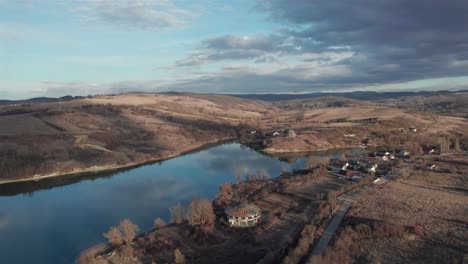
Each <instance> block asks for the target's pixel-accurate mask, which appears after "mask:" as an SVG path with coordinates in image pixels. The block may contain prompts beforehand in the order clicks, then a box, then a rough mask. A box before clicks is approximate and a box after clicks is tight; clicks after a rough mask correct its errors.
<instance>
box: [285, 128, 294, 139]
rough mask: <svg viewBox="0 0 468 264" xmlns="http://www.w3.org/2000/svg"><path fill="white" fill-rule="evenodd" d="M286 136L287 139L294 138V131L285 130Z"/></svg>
mask: <svg viewBox="0 0 468 264" xmlns="http://www.w3.org/2000/svg"><path fill="white" fill-rule="evenodd" d="M286 134H287V135H288V137H290V138H295V137H296V131H294V130H292V129H287V130H286Z"/></svg>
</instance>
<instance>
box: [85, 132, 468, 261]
mask: <svg viewBox="0 0 468 264" xmlns="http://www.w3.org/2000/svg"><path fill="white" fill-rule="evenodd" d="M414 131H416V129H414ZM398 132H399V133H407V132H402V131H400V130H398ZM413 133H416V132H413ZM246 134H247V135H246V136H248V137H255V138H261V140H262V141H268V140H271V139H272V138H280V137H283V138H284V140H288V139H291V138H295V137H299V136H300V134H299V133H297V132H296V131H294V130H292V129H285V130H280V131H278V130H274V131H267V132H262V131H258V130H257V131H253V130H252V131H248V132H246ZM343 136H344V137H355V136H350V135H343ZM372 140H373V139H370V138H366V139H364V140H361V142H360V143H359V144H358V145H356V146H354V148H350V149H348V150H343V151H342V153H341V155H338V156H337V155H335V156H333V157H330V156H327V155H320V154H318V153H315V154H312V155H311V156H310V157H309V158H308V160H307V162H306V165H305V168H304V169H300V170H293V171H289V172H288V171H284V172H282V173H281V174H280V175H279V176H278V177H274V178H268V177H265V175H260V174H259V175H253V176H252V175H250V176H249V177H247V176H246V178H243V179H238V180H237V182H235V183H226V184H223V185H222V186H220V193H219V195H218V197H217V198H216V199H215V200H214V202H213V204H212V205H211V202H209V201H204V202H200V201H195V203H194V201H192V202H191V203H190V204H189V205H188V209H187V210H188V212H187V217H188V219H186V218H185V217H186V216H184V215H183V213H182V212H181V210H182V209H181V207H180V205H178V207H177V208H178V209H177V210H175V209H174V210H173V209H171V212H177V211H178V210H179V215H178V216H173V217H172V219H173V220H174V219H175V220H174V222H173V223H172V224H168V225H162V226H158V227H156V229H154V230H153V231H151V232H150V233H145V234H144V235H142V236H139V237H137V238H136V240H135V241H136V242H135V244H134V245H133V246H132V249H131V250H129V247H128V245H127V246H126V245H125V244H124V245H122V244H120V245H119V246H118V247H115V248H114V247H110V248H107V247H105V248H104V249H103V248H100V249H99V250H97V251H88V252H85V254H83V255H82V257H81V260H82V261H83V263H88V262H86V261H87V260H89V259H93V260H96V259H97V260H102V261H111V262H112V263H117V262H119V261H125V263H145V261H144V260H145V259H148V260H149V259H153V260H157V261H158V262H159V261H162V262H164V261H168V262H170V261H173V259H174V258H176V259H177V258H178V259H179V261H180V262H176V263H185V262H188V263H212V261H213V259H215V260H217V262H219V263H228V262H229V263H240V262H242V263H277V262H278V263H279V262H282V263H302V262H300V261H303V262H304V261H306V260H307V259H309V258H312V257H314V256H313V255H312V251H313V250H314V249H317V247H318V244H319V243H320V244H323V243H325V247H324V248H322V249H321V252H320V255H321V254H322V253H323V251H324V249H325V248H326V245H327V244H328V243H330V240H331V238H332V237H333V233H335V232H336V229H337V228H338V226H339V223H340V222H341V220H342V219H343V217H344V216H345V214H346V212H347V211H348V210H349V208H350V204H349V201H350V200H352V201H355V200H357V199H358V198H359V197H360V196H362V195H364V194H366V193H369V192H375V191H378V190H379V188H382V186H385V184H387V183H388V182H391V181H394V180H396V179H397V178H398V177H400V176H402V175H407V174H408V171H414V170H420V171H433V172H444V171H447V170H448V169H447V167H443V168H439V166H438V165H436V162H435V161H437V160H439V158H438V157H439V156H440V154H441V146H439V145H436V144H434V145H418V146H417V147H416V148H414V149H411V150H410V149H401V148H398V149H391V148H385V147H378V148H375V147H370V146H368V142H369V141H372ZM453 147H456V148H459V149H460V150H461V147H460V146H452V148H453ZM461 151H463V150H461ZM202 204H204V205H202ZM211 206H212V207H211ZM194 208H195V209H194ZM201 208H204V209H201ZM193 210H195V211H193ZM340 210H341V212H340ZM210 212H211V213H210ZM338 212H340V213H338ZM211 214H214V216H211ZM193 215H197V221H195V222H194V221H193V219H191V217H193ZM337 218H338V219H337ZM177 219H178V220H177ZM333 221H334V222H337V223H338V224H336V223H335V225H336V226H335V227H334V229H333V230H332V233H331V234H330V231H328V229H327V228H330V226H332V225H333V224H331V223H332V222H333ZM325 229H327V232H325ZM324 239H325V240H326V241H325V242H322V241H321V240H324ZM319 240H320V242H319ZM321 247H323V245H321ZM124 249H125V250H124ZM168 249H170V250H168ZM119 252H120V253H119ZM129 252H130V253H129ZM237 252H243V254H240V255H239V254H237ZM122 253H124V254H122ZM279 260H281V261H279ZM132 261H133V262H132ZM230 261H233V262H230ZM103 263H107V262H103Z"/></svg>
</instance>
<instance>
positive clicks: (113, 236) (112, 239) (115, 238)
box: [103, 226, 123, 247]
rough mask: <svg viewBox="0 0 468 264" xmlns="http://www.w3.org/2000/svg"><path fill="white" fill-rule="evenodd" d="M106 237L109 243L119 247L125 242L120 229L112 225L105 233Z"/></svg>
mask: <svg viewBox="0 0 468 264" xmlns="http://www.w3.org/2000/svg"><path fill="white" fill-rule="evenodd" d="M103 236H104V237H105V238H107V241H109V244H111V245H113V246H115V247H118V246H120V245H122V244H123V238H122V233H121V232H120V230H119V229H118V228H117V227H115V226H112V227H111V228H110V229H109V231H107V232H106V233H104V234H103Z"/></svg>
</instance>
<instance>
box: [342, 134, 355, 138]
mask: <svg viewBox="0 0 468 264" xmlns="http://www.w3.org/2000/svg"><path fill="white" fill-rule="evenodd" d="M344 136H345V137H347V138H350V137H356V134H345V135H344Z"/></svg>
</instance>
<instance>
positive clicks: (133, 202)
mask: <svg viewBox="0 0 468 264" xmlns="http://www.w3.org/2000/svg"><path fill="white" fill-rule="evenodd" d="M302 167H304V158H300V159H297V160H293V161H290V163H287V162H286V161H282V160H280V159H278V158H275V157H269V156H266V155H263V154H261V153H259V152H256V151H254V150H252V149H250V148H246V147H244V146H241V145H240V144H238V143H226V144H222V145H218V146H214V147H211V148H209V149H204V150H200V151H198V152H195V153H191V154H187V155H184V156H180V157H177V158H173V159H170V160H167V161H164V162H160V163H155V164H150V165H144V166H141V167H137V168H133V169H130V170H127V171H121V172H114V173H108V174H100V175H85V176H78V177H64V178H60V177H59V178H56V179H49V180H44V181H39V182H28V183H20V184H9V185H0V238H1V239H0V263H9V264H10V263H11V264H12V263H25V264H31V263H35V264H39V263H44V264H51V263H53V264H55V263H73V262H74V261H75V259H76V257H77V256H78V255H79V253H80V252H81V251H83V250H84V249H86V248H89V247H91V246H93V245H95V244H98V243H100V242H104V241H105V239H104V237H103V236H102V233H104V232H106V231H107V230H108V229H109V227H110V226H113V225H118V223H119V221H120V220H122V219H124V218H129V219H130V220H132V221H133V222H134V223H136V224H137V225H139V226H140V229H141V231H146V230H150V229H151V228H152V227H153V220H154V219H155V218H156V217H162V218H163V219H165V220H166V221H169V208H170V207H171V206H174V205H175V204H177V203H178V202H180V203H181V204H186V203H188V201H190V200H191V199H193V198H207V199H210V200H212V199H214V198H215V197H216V195H217V194H218V190H219V185H220V184H222V183H225V182H234V181H235V176H234V175H235V170H236V168H242V169H243V170H244V172H247V171H249V172H256V171H258V170H261V169H266V170H267V171H268V173H269V174H270V175H271V176H277V175H279V174H280V171H281V169H288V170H291V169H296V168H302Z"/></svg>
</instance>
